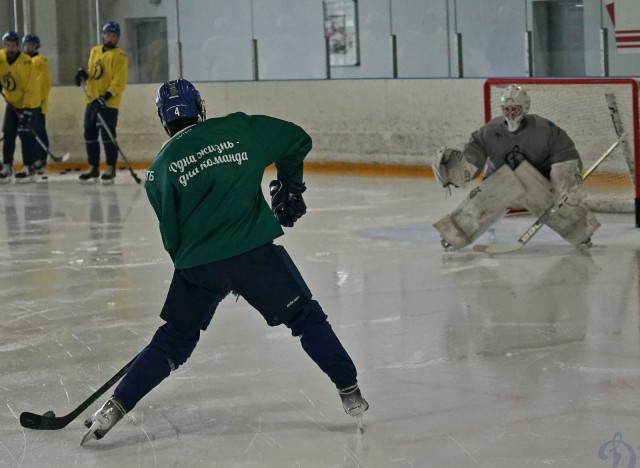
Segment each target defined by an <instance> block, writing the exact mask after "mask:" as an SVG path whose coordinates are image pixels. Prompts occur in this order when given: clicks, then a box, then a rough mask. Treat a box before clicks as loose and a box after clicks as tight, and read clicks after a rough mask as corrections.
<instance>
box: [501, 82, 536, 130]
mask: <svg viewBox="0 0 640 468" xmlns="http://www.w3.org/2000/svg"><path fill="white" fill-rule="evenodd" d="M500 107H502V115H504V119H505V121H506V123H507V129H508V130H509V131H510V132H515V131H516V130H518V127H520V122H521V121H522V119H523V118H524V116H525V115H526V113H527V112H529V108H530V107H531V99H530V98H529V95H528V94H527V92H526V91H525V90H524V89H522V88H521V87H520V86H518V85H510V86H508V87H507V89H505V90H504V93H502V96H500Z"/></svg>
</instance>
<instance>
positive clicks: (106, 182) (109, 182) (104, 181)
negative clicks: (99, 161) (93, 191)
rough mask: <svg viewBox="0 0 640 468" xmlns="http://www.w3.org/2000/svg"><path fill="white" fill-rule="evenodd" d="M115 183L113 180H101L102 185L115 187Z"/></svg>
mask: <svg viewBox="0 0 640 468" xmlns="http://www.w3.org/2000/svg"><path fill="white" fill-rule="evenodd" d="M114 182H115V181H114V180H113V179H111V180H101V181H100V183H101V184H102V185H113V184H114Z"/></svg>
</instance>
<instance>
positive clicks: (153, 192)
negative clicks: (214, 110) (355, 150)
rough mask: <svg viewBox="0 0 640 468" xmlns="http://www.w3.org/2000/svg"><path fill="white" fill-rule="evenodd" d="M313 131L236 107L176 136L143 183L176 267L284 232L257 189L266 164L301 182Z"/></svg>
mask: <svg viewBox="0 0 640 468" xmlns="http://www.w3.org/2000/svg"><path fill="white" fill-rule="evenodd" d="M310 150H311V137H310V136H309V135H307V133H306V132H305V131H304V130H302V129H301V128H300V127H298V126H297V125H294V124H293V123H290V122H286V121H284V120H279V119H276V118H273V117H268V116H263V115H253V116H249V115H246V114H243V113H241V112H237V113H234V114H230V115H228V116H226V117H221V118H213V119H208V120H206V121H204V122H202V123H199V124H196V125H193V126H191V127H188V128H186V129H184V130H182V131H181V132H179V133H177V134H175V135H174V136H173V137H172V138H171V139H170V140H169V141H168V142H166V143H165V145H164V146H163V147H162V149H161V150H160V153H159V154H158V156H157V157H156V158H155V160H154V161H153V163H152V164H151V167H150V168H149V171H148V172H147V176H146V181H145V189H146V191H147V196H148V198H149V202H150V203H151V206H152V207H153V209H154V211H155V213H156V215H157V217H158V221H159V223H160V233H161V235H162V241H163V243H164V247H165V249H166V250H167V252H168V253H169V255H170V256H171V259H172V260H173V263H174V265H175V267H176V268H178V269H182V268H190V267H195V266H198V265H203V264H206V263H211V262H215V261H218V260H223V259H225V258H229V257H233V256H236V255H239V254H242V253H244V252H248V251H249V250H251V249H254V248H256V247H258V246H260V245H263V244H266V243H268V242H271V241H273V239H275V238H276V237H279V236H281V235H282V234H284V232H283V231H282V227H281V226H280V224H279V223H278V221H277V219H276V218H275V216H274V214H273V213H272V211H271V208H270V207H269V204H268V203H267V201H266V200H265V198H264V196H263V194H262V177H263V174H264V170H265V168H267V167H268V166H270V165H271V164H273V163H275V166H276V169H277V177H278V179H279V180H282V181H285V182H298V183H301V182H302V166H303V161H304V158H305V156H306V155H307V153H308V152H309V151H310Z"/></svg>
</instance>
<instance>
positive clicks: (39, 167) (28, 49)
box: [22, 34, 51, 174]
mask: <svg viewBox="0 0 640 468" xmlns="http://www.w3.org/2000/svg"><path fill="white" fill-rule="evenodd" d="M39 49H40V38H39V37H38V36H36V35H35V34H25V35H24V36H23V37H22V50H23V51H24V53H25V54H27V55H28V56H29V57H31V62H32V63H33V69H34V71H35V74H36V77H37V80H38V87H39V88H40V113H39V114H38V118H37V121H34V125H33V127H34V130H35V132H36V135H38V137H39V138H40V141H42V143H43V144H44V145H45V147H47V148H48V147H49V136H48V135H47V124H46V117H45V116H46V115H47V107H48V103H49V92H50V91H51V68H50V67H49V61H48V60H47V58H46V57H45V56H43V55H41V54H40V52H38V50H39ZM34 151H35V156H36V159H35V162H34V163H33V167H34V169H35V170H36V172H37V173H38V174H42V173H43V172H44V167H45V166H46V165H47V151H46V150H45V149H44V148H42V147H41V146H40V145H39V144H36V145H34Z"/></svg>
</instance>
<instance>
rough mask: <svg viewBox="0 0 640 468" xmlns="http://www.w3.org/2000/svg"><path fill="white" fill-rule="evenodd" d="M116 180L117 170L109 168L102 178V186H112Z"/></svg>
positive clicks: (113, 167) (112, 167)
mask: <svg viewBox="0 0 640 468" xmlns="http://www.w3.org/2000/svg"><path fill="white" fill-rule="evenodd" d="M115 178H116V168H115V166H107V169H106V170H105V171H104V172H103V173H102V175H101V176H100V181H101V182H102V185H111V184H113V183H114V182H115V181H114V179H115Z"/></svg>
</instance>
